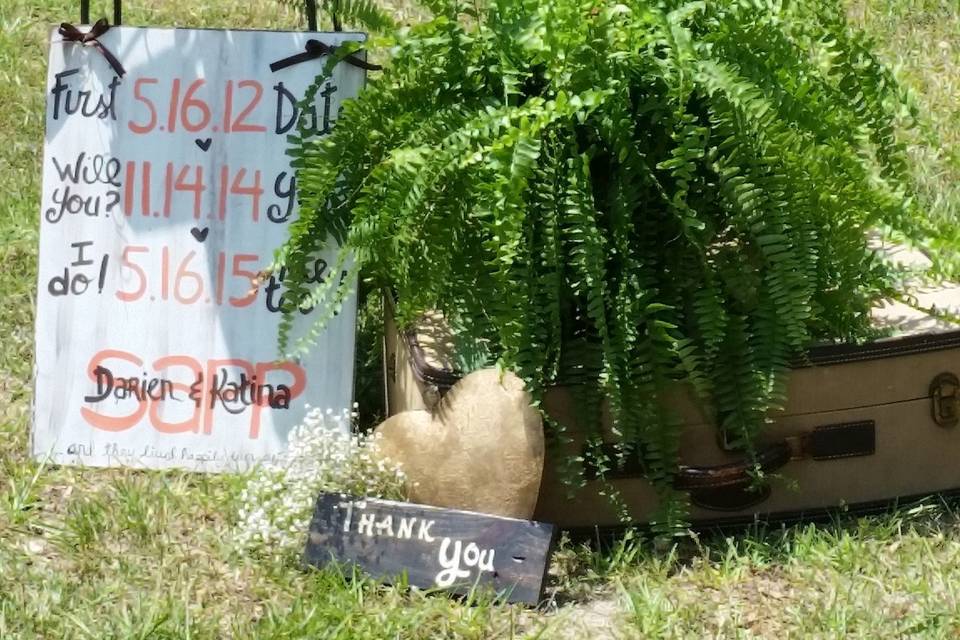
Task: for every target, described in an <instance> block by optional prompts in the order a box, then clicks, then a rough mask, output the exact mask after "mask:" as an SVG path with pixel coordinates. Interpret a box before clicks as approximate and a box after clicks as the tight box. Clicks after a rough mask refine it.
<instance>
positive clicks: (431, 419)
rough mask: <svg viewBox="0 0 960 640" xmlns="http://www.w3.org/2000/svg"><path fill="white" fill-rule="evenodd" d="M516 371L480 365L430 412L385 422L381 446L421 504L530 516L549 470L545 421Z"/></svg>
mask: <svg viewBox="0 0 960 640" xmlns="http://www.w3.org/2000/svg"><path fill="white" fill-rule="evenodd" d="M530 401H531V398H530V394H528V393H527V392H526V391H524V390H523V381H522V380H520V378H518V377H517V376H516V375H514V374H513V373H509V372H508V373H505V374H501V373H500V372H499V371H497V370H495V369H481V370H479V371H475V372H473V373H471V374H469V375H467V376H465V377H464V378H463V379H461V380H460V381H459V382H457V383H456V384H455V385H454V386H453V388H451V389H450V391H449V392H447V394H446V395H445V396H444V397H443V399H442V400H441V401H440V402H439V403H438V404H437V406H436V408H435V409H434V410H433V411H432V412H430V411H405V412H403V413H398V414H397V415H395V416H392V417H390V418H388V419H387V420H386V421H384V422H383V423H382V424H381V425H380V426H379V427H377V432H378V433H379V434H380V435H379V440H380V442H379V447H380V452H381V453H382V455H384V456H385V457H387V458H389V459H390V460H392V461H393V462H396V463H398V464H400V466H401V467H402V468H403V470H404V472H405V473H406V474H407V478H408V490H409V492H410V499H411V500H412V501H413V502H419V503H421V504H429V505H434V506H437V507H446V508H450V509H464V510H468V511H478V512H481V513H489V514H493V515H500V516H509V517H514V518H524V519H529V518H530V517H531V516H533V510H534V508H535V507H536V504H537V496H538V494H539V492H540V477H541V474H542V473H543V453H544V440H543V423H542V420H541V417H540V413H539V412H538V411H537V410H536V409H534V408H533V407H532V406H531V405H530Z"/></svg>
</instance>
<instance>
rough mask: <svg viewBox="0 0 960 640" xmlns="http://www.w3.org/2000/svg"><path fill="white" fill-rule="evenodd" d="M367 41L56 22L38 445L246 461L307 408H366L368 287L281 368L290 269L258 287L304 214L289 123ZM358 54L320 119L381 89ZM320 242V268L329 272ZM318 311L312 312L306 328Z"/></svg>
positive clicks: (117, 457)
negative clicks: (341, 47) (88, 34)
mask: <svg viewBox="0 0 960 640" xmlns="http://www.w3.org/2000/svg"><path fill="white" fill-rule="evenodd" d="M363 37H364V36H363V35H361V34H346V33H337V34H308V33H294V32H291V33H284V32H258V31H215V30H189V29H154V28H149V29H144V28H130V27H117V28H111V29H109V30H108V31H107V32H106V33H105V34H103V35H102V36H101V37H100V38H99V42H100V43H101V44H102V45H103V47H105V48H106V49H107V50H108V51H109V52H111V53H113V54H114V55H115V57H116V58H117V59H118V60H119V61H120V62H121V63H122V65H123V67H124V68H125V71H126V74H125V75H124V76H123V77H122V78H121V77H120V76H119V75H118V73H117V72H116V71H115V70H114V69H113V68H112V67H111V65H110V64H109V62H108V59H107V56H106V55H104V54H103V52H102V51H101V50H100V49H98V47H97V46H83V45H82V44H79V43H75V42H65V41H64V38H63V37H62V36H60V35H59V34H57V33H56V32H54V33H53V35H52V38H51V41H52V44H51V48H50V66H49V73H48V77H47V93H46V102H47V119H46V126H47V130H46V145H45V152H44V159H43V194H42V202H41V211H40V214H41V232H40V265H39V276H38V278H39V282H38V294H37V320H36V378H35V399H34V404H35V406H34V425H33V439H32V450H33V455H34V456H35V457H37V458H43V459H46V458H49V459H52V460H53V461H54V462H58V463H76V464H85V465H96V466H104V465H129V466H136V467H153V468H163V467H183V468H190V469H196V470H206V471H224V470H236V469H244V468H247V467H249V466H250V465H251V464H252V463H255V462H257V461H261V460H263V459H265V458H269V457H270V456H272V455H275V454H276V453H278V452H279V451H281V450H282V449H283V448H284V447H285V445H286V439H287V434H288V432H289V431H290V429H291V428H292V427H293V426H295V425H296V424H297V423H298V422H299V421H300V420H301V419H302V418H303V416H304V413H305V404H310V405H313V406H319V407H331V408H333V409H339V408H341V407H345V406H349V405H350V403H351V401H352V388H353V361H354V331H355V319H356V299H355V298H351V299H350V300H348V301H347V302H346V304H345V305H344V308H343V311H342V312H341V313H340V314H339V315H338V317H336V318H335V319H334V320H333V321H332V323H331V324H330V326H329V328H328V329H327V330H326V332H325V334H324V335H323V336H322V338H321V339H320V341H319V343H318V344H317V346H316V348H315V349H314V350H313V351H312V352H311V353H310V354H309V355H308V356H307V357H306V358H304V359H303V360H302V361H299V362H291V361H278V355H279V354H278V350H277V325H278V322H279V315H280V314H279V313H278V310H279V307H280V302H281V298H282V296H283V293H284V284H283V275H284V274H283V273H278V274H275V275H273V276H271V277H270V278H268V279H267V280H266V281H265V282H261V283H260V284H259V286H258V285H256V284H253V285H252V284H251V282H252V281H255V276H256V275H257V274H258V272H259V271H260V270H262V269H263V268H264V267H265V266H266V265H268V264H269V263H270V261H271V259H272V257H273V252H274V250H275V249H276V248H277V247H278V246H280V244H281V243H282V242H283V240H284V239H285V237H286V234H287V227H288V225H289V224H290V221H291V218H292V217H293V216H295V215H296V211H295V208H296V197H295V191H296V189H295V178H294V174H293V171H292V170H291V168H290V159H289V157H288V156H287V155H286V153H285V152H286V148H287V140H286V136H287V134H288V133H291V132H292V131H293V130H292V127H295V126H296V125H295V124H294V123H295V120H296V118H297V117H298V111H297V101H298V100H299V99H300V98H302V97H303V94H304V92H305V91H306V90H307V88H308V87H309V86H310V85H311V83H313V81H314V80H315V78H316V76H317V74H318V73H320V72H321V71H322V69H323V65H324V60H325V58H321V59H313V60H306V61H303V62H300V63H298V64H294V65H292V66H288V67H286V68H283V69H280V70H278V71H276V72H273V71H271V69H270V64H271V63H273V62H276V61H278V60H281V59H284V58H288V57H290V56H293V55H295V54H297V53H302V52H303V51H304V48H305V45H306V43H307V40H308V39H311V38H313V39H317V40H320V41H322V42H324V43H325V44H327V45H334V46H335V45H338V44H340V43H342V42H343V41H348V40H363ZM364 79H365V75H364V71H363V70H362V69H359V68H357V67H355V66H350V65H347V64H345V63H342V64H340V65H338V67H337V70H336V73H335V74H334V76H333V77H332V78H331V79H330V80H329V81H327V82H325V83H323V84H322V85H321V86H320V87H319V90H318V92H317V98H316V102H315V108H314V109H311V110H310V112H309V113H307V114H301V115H303V116H304V117H305V118H306V119H305V120H304V122H305V123H306V126H307V127H309V128H310V129H311V130H313V131H315V132H316V134H317V135H323V134H324V133H326V132H328V131H329V129H330V126H331V125H332V124H333V121H334V120H335V118H336V115H337V113H338V110H339V106H340V103H341V101H342V100H343V99H345V98H348V97H352V96H354V95H356V94H357V92H358V91H359V90H360V88H361V87H362V85H363V83H364ZM332 265H333V256H332V253H331V254H328V255H318V256H317V259H316V261H315V263H314V267H315V273H314V277H315V279H316V280H317V281H319V280H320V279H325V278H340V277H342V272H341V273H331V271H332ZM309 318H310V315H309V314H307V315H306V316H305V317H303V318H301V320H303V321H304V323H306V322H308V321H309Z"/></svg>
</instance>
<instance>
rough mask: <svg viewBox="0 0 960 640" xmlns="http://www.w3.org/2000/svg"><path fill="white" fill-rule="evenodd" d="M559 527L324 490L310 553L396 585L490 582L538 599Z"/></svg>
mask: <svg viewBox="0 0 960 640" xmlns="http://www.w3.org/2000/svg"><path fill="white" fill-rule="evenodd" d="M556 535H557V531H556V528H555V527H554V526H553V525H552V524H547V523H543V522H534V521H529V520H516V519H513V518H502V517H499V516H489V515H485V514H481V513H472V512H469V511H456V510H453V509H441V508H438V507H430V506H426V505H419V504H411V503H407V502H394V501H390V500H374V499H360V498H355V497H352V496H347V495H342V494H330V493H326V494H321V495H320V496H319V498H318V499H317V505H316V509H315V511H314V515H313V520H312V522H311V523H310V532H309V535H308V538H307V546H306V550H305V552H304V560H305V562H306V563H307V564H310V565H314V566H319V567H322V566H326V565H327V564H329V563H331V562H335V563H340V564H352V565H356V566H358V567H359V568H360V569H362V570H363V571H365V572H366V573H368V574H370V575H371V576H373V577H375V578H377V579H380V580H383V581H385V582H391V581H392V580H394V579H396V578H397V577H398V576H400V575H402V574H404V573H405V574H406V575H407V581H408V583H409V584H411V585H413V586H417V587H421V588H434V587H438V588H442V589H447V590H450V591H452V592H454V593H466V592H467V591H469V590H470V589H471V588H473V587H474V586H475V585H476V586H480V587H490V588H492V589H493V590H494V591H496V592H497V593H498V594H500V595H501V596H502V597H503V598H504V599H505V600H506V601H508V602H523V603H527V604H537V603H538V602H539V601H540V600H541V598H542V595H543V586H544V581H545V579H546V572H547V568H548V567H549V560H550V555H551V554H552V552H553V546H554V543H555V541H556Z"/></svg>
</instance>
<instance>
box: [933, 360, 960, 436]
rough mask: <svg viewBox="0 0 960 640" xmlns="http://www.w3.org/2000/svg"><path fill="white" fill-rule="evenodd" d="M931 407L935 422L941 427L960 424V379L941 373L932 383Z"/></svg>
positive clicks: (950, 374)
mask: <svg viewBox="0 0 960 640" xmlns="http://www.w3.org/2000/svg"><path fill="white" fill-rule="evenodd" d="M930 400H931V401H932V404H931V406H930V411H931V415H932V416H933V421H934V422H936V423H937V424H938V425H939V426H941V427H955V426H957V424H960V379H958V378H957V376H955V375H954V374H952V373H941V374H940V375H938V376H937V377H936V378H934V379H933V382H931V383H930Z"/></svg>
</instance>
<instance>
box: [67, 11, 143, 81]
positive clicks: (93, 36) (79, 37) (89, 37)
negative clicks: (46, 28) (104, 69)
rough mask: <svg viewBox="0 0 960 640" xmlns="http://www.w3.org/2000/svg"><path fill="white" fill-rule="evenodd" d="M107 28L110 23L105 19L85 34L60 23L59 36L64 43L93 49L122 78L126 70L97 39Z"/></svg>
mask: <svg viewBox="0 0 960 640" xmlns="http://www.w3.org/2000/svg"><path fill="white" fill-rule="evenodd" d="M109 28H110V23H109V22H107V21H106V19H105V18H100V19H99V20H97V21H96V22H95V23H94V24H93V26H92V27H90V30H89V31H87V32H86V33H84V32H83V31H80V29H77V28H76V27H75V26H73V25H72V24H70V23H69V22H62V23H60V35H62V36H63V39H64V40H65V41H66V42H78V43H80V44H82V45H84V46H92V47H94V48H95V49H96V50H97V51H99V52H100V53H102V54H103V57H104V58H106V59H107V62H109V63H110V66H111V67H113V70H114V71H115V72H116V74H117V75H118V76H120V77H121V78H122V77H123V76H124V75H125V74H126V73H127V71H126V69H124V68H123V65H122V64H120V61H119V60H117V56H115V55H113V53H111V52H110V50H109V49H107V48H106V47H105V46H103V43H101V42H100V41H99V40H98V39H97V38H99V37H100V36H102V35H103V34H105V33H106V32H107V30H108V29H109Z"/></svg>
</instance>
